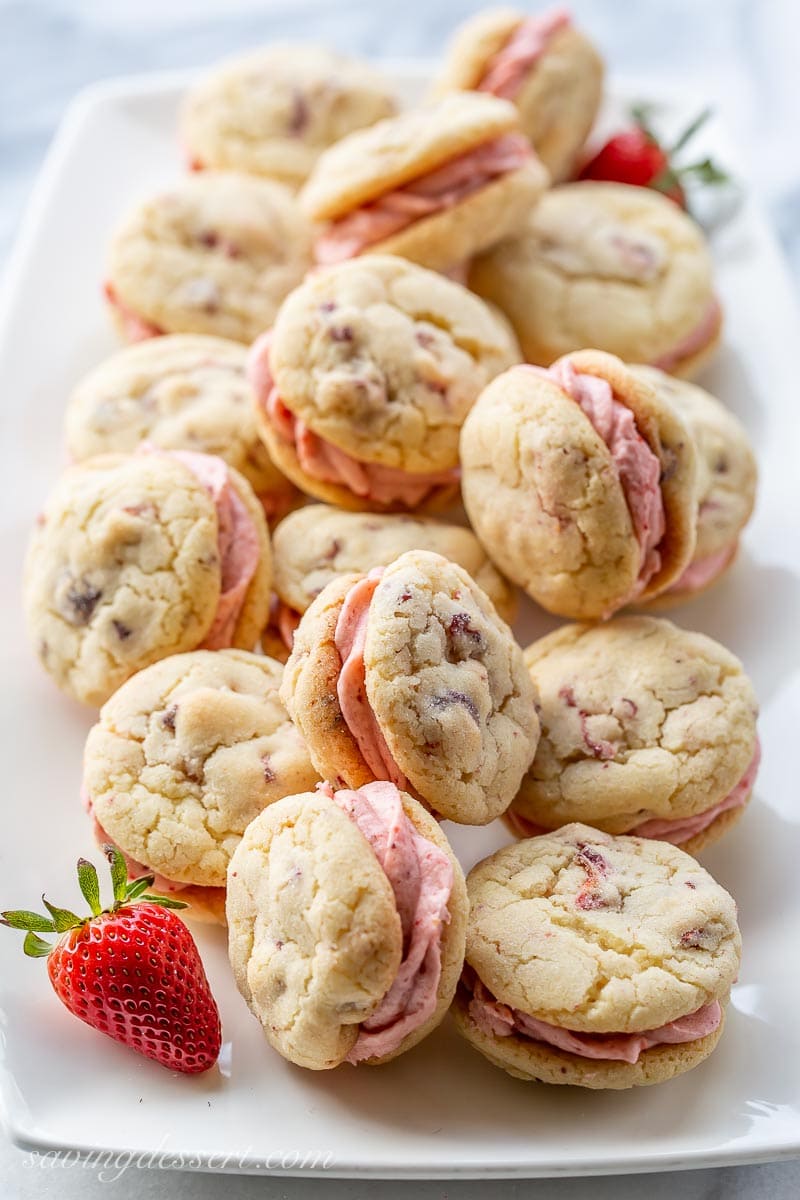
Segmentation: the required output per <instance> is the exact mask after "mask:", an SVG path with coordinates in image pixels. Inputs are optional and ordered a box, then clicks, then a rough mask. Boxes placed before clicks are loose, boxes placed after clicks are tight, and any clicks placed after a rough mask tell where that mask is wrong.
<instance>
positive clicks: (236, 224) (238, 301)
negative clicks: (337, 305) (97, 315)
mask: <svg viewBox="0 0 800 1200" xmlns="http://www.w3.org/2000/svg"><path fill="white" fill-rule="evenodd" d="M310 264H311V229H310V226H309V225H308V222H307V221H306V220H305V218H304V217H303V215H302V213H301V212H300V211H299V209H298V208H297V206H296V204H295V201H294V198H293V196H292V194H291V193H290V192H289V191H288V189H287V188H285V187H283V186H282V185H281V184H279V183H273V182H270V181H269V180H266V179H256V178H254V177H253V176H249V175H244V174H241V173H239V172H235V171H219V172H214V171H208V172H205V171H204V172H201V173H200V174H198V175H194V176H189V177H188V178H186V179H181V180H179V181H178V182H176V183H175V184H173V185H172V187H170V188H169V189H166V190H164V191H161V192H159V193H158V194H157V195H155V196H153V197H152V198H151V199H149V200H146V201H144V202H143V203H141V204H139V205H138V206H137V207H136V208H135V209H134V210H133V211H132V212H130V213H129V214H128V216H127V217H126V219H125V220H124V221H123V223H122V225H121V226H120V228H119V229H118V230H117V233H116V235H115V237H114V240H113V241H112V244H111V248H110V252H109V258H108V273H107V283H106V293H107V296H108V299H109V301H110V303H111V308H112V314H113V315H114V317H115V319H116V320H117V323H118V325H119V326H120V329H121V330H122V332H123V333H124V335H125V336H126V337H127V338H128V340H129V341H136V340H140V339H141V338H143V337H146V336H155V335H157V334H163V333H205V334H213V335H217V336H219V337H226V338H231V339H232V340H233V341H237V342H252V341H253V339H254V338H255V337H257V336H258V334H259V333H261V332H262V330H264V329H267V328H268V327H269V326H270V325H271V324H272V322H273V320H274V317H275V313H276V312H277V310H278V307H279V306H280V304H281V301H282V300H283V299H284V297H285V296H286V295H288V293H289V292H290V291H291V290H292V288H293V287H296V286H297V284H298V283H300V281H301V279H302V278H303V276H304V275H305V273H306V271H307V270H308V268H309V266H310Z"/></svg>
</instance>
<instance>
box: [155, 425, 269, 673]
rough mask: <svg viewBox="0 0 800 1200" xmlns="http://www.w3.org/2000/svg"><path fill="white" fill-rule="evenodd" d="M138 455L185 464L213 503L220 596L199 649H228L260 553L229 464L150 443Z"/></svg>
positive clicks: (254, 532)
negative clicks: (157, 456)
mask: <svg viewBox="0 0 800 1200" xmlns="http://www.w3.org/2000/svg"><path fill="white" fill-rule="evenodd" d="M137 453H142V454H158V455H161V456H163V457H165V458H174V459H176V460H177V461H178V462H180V463H183V465H184V466H185V467H188V468H189V470H190V471H191V472H192V474H193V475H194V477H195V479H197V480H198V482H199V483H201V484H202V486H203V487H204V488H205V490H206V491H207V492H208V494H209V496H210V497H211V499H212V500H213V501H214V506H215V508H216V510H217V530H218V532H217V545H218V547H219V561H220V572H221V581H220V597H219V601H218V603H217V611H216V613H215V614H214V620H213V622H212V624H211V628H210V629H209V631H208V633H207V634H206V636H205V639H204V640H203V642H202V644H201V645H200V646H199V647H198V649H200V650H225V649H227V648H228V647H229V646H230V645H231V644H232V642H233V638H234V634H235V632H236V623H237V621H238V620H239V617H240V616H241V613H242V609H243V607H244V602H245V598H246V596H247V589H248V588H249V586H250V583H251V582H252V579H253V576H254V575H255V573H256V568H257V567H258V561H259V558H260V554H261V547H260V544H259V539H258V530H257V529H256V527H255V524H254V522H253V519H252V517H251V516H250V513H249V512H248V511H247V509H246V507H245V505H244V504H243V502H242V500H241V499H240V498H239V495H238V493H237V491H236V489H235V488H234V486H233V484H232V483H231V475H230V471H229V470H228V466H227V464H226V463H225V462H224V461H223V460H222V459H221V458H216V457H215V456H214V455H213V454H197V453H195V452H194V451H192V450H159V449H157V448H156V447H154V446H153V445H152V444H150V443H147V442H145V443H144V444H143V445H142V446H141V447H140V448H139V451H138V452H137Z"/></svg>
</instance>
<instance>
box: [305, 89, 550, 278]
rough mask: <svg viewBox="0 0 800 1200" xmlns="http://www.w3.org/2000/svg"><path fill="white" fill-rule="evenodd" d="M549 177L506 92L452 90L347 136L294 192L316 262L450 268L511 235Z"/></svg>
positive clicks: (436, 268)
mask: <svg viewBox="0 0 800 1200" xmlns="http://www.w3.org/2000/svg"><path fill="white" fill-rule="evenodd" d="M548 183H549V176H548V174H547V171H546V170H545V168H544V167H543V166H542V164H541V163H540V162H539V159H538V158H537V157H536V154H535V152H534V150H533V149H532V147H531V145H530V142H529V141H528V140H527V138H526V137H525V136H524V134H523V133H522V132H521V131H520V126H519V113H518V112H517V110H516V109H515V108H514V106H513V104H510V103H509V102H508V101H507V100H498V99H497V98H496V97H494V96H488V95H479V94H478V93H476V92H454V93H453V94H452V95H450V96H446V97H444V98H443V99H442V100H439V101H437V102H435V103H431V104H428V105H425V106H423V107H421V108H418V109H413V110H411V111H409V112H405V113H401V114H400V116H397V117H390V118H388V119H387V120H385V121H379V122H378V124H377V125H373V126H372V127H371V128H370V129H364V130H360V131H359V132H358V133H352V134H350V136H349V137H346V138H343V139H342V141H341V142H338V143H337V144H336V145H335V146H332V147H331V148H330V149H329V150H326V151H325V153H324V154H323V155H322V157H321V158H320V160H319V162H318V163H317V165H316V167H315V168H314V170H313V172H312V174H311V176H310V178H309V180H308V182H307V183H306V185H305V187H304V188H303V191H302V192H301V194H300V203H301V205H302V206H303V208H304V210H305V212H306V214H307V215H308V216H309V217H310V218H311V220H312V221H314V222H326V223H327V225H326V227H325V229H324V230H323V232H322V233H321V235H320V236H319V237H318V238H317V240H316V243H315V247H314V254H315V257H316V260H317V262H319V263H321V264H330V263H336V262H342V261H343V260H344V259H348V258H353V257H355V256H356V255H359V254H364V253H367V252H369V253H379V254H399V255H401V256H402V257H403V258H409V259H412V260H413V261H414V262H418V263H420V264H421V265H422V266H425V267H431V268H432V269H434V270H441V271H447V270H450V269H452V268H455V267H458V266H460V264H462V263H463V262H464V261H465V260H466V259H469V258H470V257H471V256H472V255H473V254H477V253H478V252H479V251H481V250H486V249H488V247H489V246H493V245H495V243H497V242H499V241H500V240H501V239H502V238H505V237H509V236H510V235H511V234H514V233H517V232H519V231H520V230H521V228H522V227H523V226H524V224H525V220H526V218H527V216H528V213H529V212H530V209H531V207H532V206H533V205H535V204H536V203H537V201H538V200H539V197H540V196H541V195H542V193H543V192H544V190H545V188H546V187H547V185H548Z"/></svg>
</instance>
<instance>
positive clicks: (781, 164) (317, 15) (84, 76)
mask: <svg viewBox="0 0 800 1200" xmlns="http://www.w3.org/2000/svg"><path fill="white" fill-rule="evenodd" d="M487 2H489V0H487ZM494 2H495V3H497V2H498V0H494ZM516 2H517V4H518V6H519V7H523V8H530V9H536V8H541V7H545V4H546V0H542V2H541V3H537V2H536V0H516ZM481 7H484V4H483V3H481V2H480V0H404V3H403V4H402V5H400V4H397V3H396V2H395V0H391V2H388V0H366V2H365V0H294V2H292V0H0V262H3V261H4V260H5V258H6V256H7V254H8V251H9V249H10V247H11V244H12V242H13V237H14V233H15V230H16V228H17V225H18V223H19V220H20V218H21V215H22V213H23V211H24V207H25V201H26V198H27V196H28V194H29V192H30V189H31V185H32V182H33V179H34V177H35V173H36V171H37V169H38V167H39V165H40V163H41V160H42V157H43V155H44V153H45V151H46V149H47V145H48V143H49V141H50V139H51V137H52V135H53V131H54V129H55V127H56V125H57V124H58V121H59V119H60V117H61V115H62V113H63V111H64V108H65V106H66V105H67V103H68V102H69V100H70V99H71V98H72V96H74V95H75V93H76V92H77V91H79V90H80V88H82V87H84V86H85V85H86V84H88V83H92V82H94V81H95V80H99V79H105V78H109V77H111V76H114V75H119V74H125V73H130V72H139V71H148V70H158V69H161V68H172V67H184V66H196V65H202V64H205V63H209V62H212V61H213V60H214V59H215V58H218V57H220V56H221V55H223V54H226V53H229V52H232V51H236V50H239V49H244V48H249V47H251V46H253V45H256V44H258V43H259V42H262V41H265V40H269V39H270V38H272V37H275V36H282V37H294V38H298V39H300V38H305V39H314V40H319V41H325V42H329V43H331V44H333V45H336V46H339V47H340V48H341V49H343V50H350V51H354V52H357V53H361V54H366V55H370V56H376V57H378V56H393V57H395V56H403V55H423V56H430V55H434V54H436V53H438V52H439V50H440V49H441V47H442V45H443V43H444V40H445V38H446V35H447V31H448V30H449V29H450V28H451V27H452V26H453V25H454V24H455V23H456V22H457V21H458V20H460V19H461V18H462V17H463V16H464V15H466V14H467V13H469V12H473V11H475V10H477V9H478V8H481ZM570 7H571V8H572V10H573V12H574V14H575V16H576V18H577V19H578V21H579V22H580V23H581V24H582V25H584V26H585V28H586V29H587V31H588V32H589V33H591V34H592V35H593V36H594V37H595V38H596V40H597V41H598V43H599V44H600V46H601V47H602V49H603V51H604V52H605V54H606V57H607V58H608V60H609V62H610V65H611V68H612V70H613V71H617V72H620V73H628V74H636V75H637V76H642V75H644V76H647V77H648V78H650V79H651V80H652V86H653V90H654V92H657V90H658V86H659V82H660V81H663V83H664V84H666V85H667V86H670V87H674V86H675V85H676V84H680V83H681V82H685V83H686V85H687V87H691V89H692V90H693V91H695V92H700V93H702V94H703V95H704V96H707V97H708V98H709V99H711V100H713V101H714V103H715V105H716V107H717V108H718V110H719V111H720V113H721V114H722V115H723V116H724V118H725V120H726V122H727V124H728V126H729V128H730V129H731V130H732V132H733V134H734V135H735V137H736V140H737V142H738V143H739V146H740V147H741V149H742V151H743V154H744V161H745V163H746V164H747V168H748V175H749V182H750V183H751V185H752V186H753V188H754V189H755V191H756V192H757V193H758V194H759V195H760V197H761V199H762V200H763V202H764V204H765V205H766V206H767V207H768V210H769V213H770V216H771V218H772V221H773V224H774V226H775V227H776V229H777V231H778V233H779V236H780V238H781V241H782V243H783V246H784V248H785V250H786V253H787V255H788V256H789V258H790V260H791V263H792V266H793V271H794V273H795V275H796V274H797V272H798V271H800V155H798V141H797V131H798V128H800V87H798V66H797V60H798V47H799V46H800V3H798V0H633V2H631V0H627V2H620V0H572V2H571V5H570ZM788 1065H789V1064H787V1066H788ZM793 1068H794V1069H797V1064H793ZM79 1088H80V1083H79V1081H77V1080H76V1091H78V1090H79ZM78 1102H79V1101H78ZM323 1194H324V1196H325V1200H345V1198H348V1200H349V1198H350V1197H361V1196H364V1197H367V1196H368V1197H370V1198H371V1200H373V1198H374V1200H411V1198H412V1197H413V1198H414V1200H476V1198H477V1197H484V1196H488V1195H491V1196H492V1197H493V1198H496V1200H517V1197H522V1196H526V1197H527V1196H536V1197H547V1198H548V1200H549V1198H550V1197H553V1198H554V1200H589V1198H590V1197H591V1200H612V1198H613V1200H634V1198H637V1197H640V1196H643V1195H645V1194H646V1195H647V1196H648V1198H649V1200H668V1198H669V1200H672V1197H673V1196H674V1195H678V1196H680V1197H681V1200H716V1198H718V1197H719V1198H723V1197H724V1200H745V1198H747V1200H750V1198H751V1197H755V1198H758V1200H761V1198H762V1197H763V1200H790V1198H791V1200H795V1198H796V1197H798V1196H800V1163H783V1164H774V1165H766V1166H755V1167H740V1168H731V1169H725V1170H710V1171H695V1172H682V1173H679V1174H674V1173H673V1174H670V1175H667V1174H663V1175H653V1176H629V1177H627V1178H621V1177H613V1178H612V1177H608V1178H604V1179H594V1180H558V1181H550V1180H541V1181H524V1182H519V1183H512V1182H508V1183H495V1182H492V1183H486V1182H484V1183H481V1182H476V1183H466V1184H454V1183H447V1182H444V1183H441V1184H439V1183H428V1184H421V1183H406V1184H402V1183H395V1184H392V1183H373V1182H368V1183H364V1184H359V1183H355V1182H352V1183H351V1182H347V1181H335V1180H328V1181H322V1182H308V1181H303V1180H292V1179H267V1178H263V1177H262V1178H232V1177H230V1176H227V1177H224V1178H223V1177H219V1176H212V1175H189V1174H180V1173H177V1172H175V1173H173V1172H163V1171H152V1170H147V1169H137V1168H134V1167H130V1168H129V1169H128V1170H126V1171H123V1172H122V1173H121V1174H120V1173H119V1172H118V1171H116V1170H114V1169H113V1168H112V1169H111V1170H110V1171H108V1172H106V1173H103V1172H98V1171H97V1170H96V1169H86V1168H83V1167H80V1166H75V1165H71V1166H69V1165H61V1166H59V1165H57V1164H53V1163H52V1162H47V1161H45V1162H43V1163H42V1162H36V1161H34V1160H33V1159H32V1157H31V1156H29V1155H27V1154H25V1153H24V1152H22V1151H19V1150H16V1149H15V1148H13V1147H11V1146H10V1145H9V1144H8V1142H7V1140H6V1139H5V1138H4V1137H3V1135H2V1133H0V1195H2V1197H3V1200H6V1198H7V1197H8V1198H9V1200H11V1198H13V1200H17V1198H20V1200H22V1198H27V1197H50V1196H52V1197H56V1196H58V1197H60V1198H62V1200H78V1197H80V1198H81V1200H97V1198H100V1197H105V1198H106V1200H132V1198H133V1197H136V1198H137V1200H150V1198H151V1197H152V1198H155V1197H159V1200H179V1198H181V1200H183V1198H184V1197H185V1198H187V1200H188V1198H189V1197H191V1198H192V1200H216V1198H217V1197H225V1200H245V1198H249V1197H255V1196H258V1197H269V1198H273V1197H274V1198H276V1200H277V1198H278V1197H280V1198H281V1200H283V1198H284V1197H285V1198H286V1200H316V1198H317V1197H320V1196H322V1195H323Z"/></svg>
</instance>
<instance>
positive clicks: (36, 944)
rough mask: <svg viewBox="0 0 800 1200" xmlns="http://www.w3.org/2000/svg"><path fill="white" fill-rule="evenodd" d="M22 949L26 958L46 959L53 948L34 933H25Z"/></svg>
mask: <svg viewBox="0 0 800 1200" xmlns="http://www.w3.org/2000/svg"><path fill="white" fill-rule="evenodd" d="M22 949H23V950H24V951H25V953H26V954H27V956H28V958H46V957H47V955H48V954H49V953H50V951H51V950H52V949H53V947H52V946H51V945H50V943H49V942H46V941H44V939H43V938H40V937H37V936H36V934H35V933H26V934H25V941H24V942H23V943H22Z"/></svg>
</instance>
